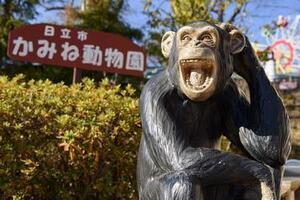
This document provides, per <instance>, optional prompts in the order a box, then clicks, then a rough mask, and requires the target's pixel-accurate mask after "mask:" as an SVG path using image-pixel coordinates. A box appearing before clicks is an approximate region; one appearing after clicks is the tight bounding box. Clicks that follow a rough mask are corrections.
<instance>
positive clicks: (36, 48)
mask: <svg viewBox="0 0 300 200" xmlns="http://www.w3.org/2000/svg"><path fill="white" fill-rule="evenodd" d="M7 54H8V56H9V57H10V58H12V59H15V60H19V61H26V62H28V61H29V62H34V63H43V64H49V65H54V66H63V67H70V68H73V69H74V73H73V82H76V81H78V80H79V78H80V75H79V73H78V70H95V71H103V72H108V73H117V74H124V75H131V76H139V77H143V76H144V71H145V69H146V53H145V51H144V49H143V48H141V47H139V46H138V45H136V44H134V43H133V42H132V41H130V40H129V39H128V38H125V37H123V36H120V35H117V34H113V33H105V32H96V31H86V30H81V29H77V28H66V27H62V26H56V25H50V24H35V25H25V26H22V27H20V28H18V29H15V30H13V31H11V32H10V33H9V40H8V49H7Z"/></svg>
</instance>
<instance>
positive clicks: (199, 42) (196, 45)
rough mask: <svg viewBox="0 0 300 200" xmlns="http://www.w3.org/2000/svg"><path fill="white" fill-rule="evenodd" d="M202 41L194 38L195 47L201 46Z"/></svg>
mask: <svg viewBox="0 0 300 200" xmlns="http://www.w3.org/2000/svg"><path fill="white" fill-rule="evenodd" d="M201 44H202V42H201V41H200V40H199V39H196V40H194V46H195V47H201Z"/></svg>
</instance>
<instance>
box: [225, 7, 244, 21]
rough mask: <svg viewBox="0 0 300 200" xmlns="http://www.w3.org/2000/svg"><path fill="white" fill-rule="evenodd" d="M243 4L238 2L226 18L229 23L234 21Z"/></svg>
mask: <svg viewBox="0 0 300 200" xmlns="http://www.w3.org/2000/svg"><path fill="white" fill-rule="evenodd" d="M243 6H244V4H238V5H237V6H236V8H235V9H234V11H233V13H232V15H231V17H230V18H229V20H228V22H229V23H231V24H232V23H233V22H234V20H235V18H236V16H237V15H238V14H239V13H240V12H241V10H242V7H243Z"/></svg>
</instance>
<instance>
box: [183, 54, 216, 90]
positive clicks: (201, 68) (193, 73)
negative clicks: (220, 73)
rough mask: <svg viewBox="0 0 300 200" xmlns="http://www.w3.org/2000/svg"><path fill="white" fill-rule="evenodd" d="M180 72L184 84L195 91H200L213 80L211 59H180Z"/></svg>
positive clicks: (207, 86)
mask: <svg viewBox="0 0 300 200" xmlns="http://www.w3.org/2000/svg"><path fill="white" fill-rule="evenodd" d="M180 72H181V78H182V81H183V82H184V85H185V86H186V87H187V88H189V89H191V90H193V91H195V92H202V91H204V90H206V89H207V88H209V86H210V85H211V84H212V83H213V81H214V76H215V73H214V72H215V65H214V62H213V60H212V59H182V60H180Z"/></svg>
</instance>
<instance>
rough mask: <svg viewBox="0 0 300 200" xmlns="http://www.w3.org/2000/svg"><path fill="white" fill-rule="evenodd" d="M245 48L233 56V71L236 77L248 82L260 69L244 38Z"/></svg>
mask: <svg viewBox="0 0 300 200" xmlns="http://www.w3.org/2000/svg"><path fill="white" fill-rule="evenodd" d="M245 42H246V44H245V47H244V49H243V51H241V52H240V53H238V54H234V55H233V69H234V72H236V73H237V74H238V75H240V76H242V77H243V78H245V79H246V80H247V81H250V79H251V77H252V76H253V75H255V74H256V72H257V71H258V70H259V69H260V68H261V67H260V63H259V60H258V58H257V56H256V54H255V52H254V50H253V48H252V46H251V44H250V42H249V39H248V38H247V37H246V36H245Z"/></svg>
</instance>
